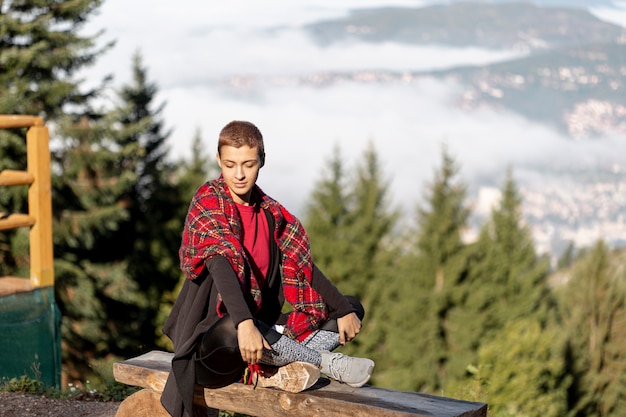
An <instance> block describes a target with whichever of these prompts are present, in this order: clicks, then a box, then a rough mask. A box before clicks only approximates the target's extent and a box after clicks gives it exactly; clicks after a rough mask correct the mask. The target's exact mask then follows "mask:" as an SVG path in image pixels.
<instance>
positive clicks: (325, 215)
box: [304, 145, 352, 291]
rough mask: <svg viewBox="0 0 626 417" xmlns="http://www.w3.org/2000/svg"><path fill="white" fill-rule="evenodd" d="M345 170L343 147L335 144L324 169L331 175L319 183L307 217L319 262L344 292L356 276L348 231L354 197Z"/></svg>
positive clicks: (310, 237) (306, 221)
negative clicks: (350, 280) (352, 197)
mask: <svg viewBox="0 0 626 417" xmlns="http://www.w3.org/2000/svg"><path fill="white" fill-rule="evenodd" d="M345 170H346V169H345V166H344V162H343V158H342V155H341V149H340V147H339V146H338V145H335V147H334V149H333V153H332V156H331V158H330V159H329V160H328V161H327V163H326V170H325V171H323V175H324V174H327V176H323V177H322V178H321V179H320V180H319V181H317V182H316V183H315V185H314V187H313V193H312V195H311V199H310V201H311V202H310V203H309V204H308V205H307V207H306V214H305V219H304V224H305V227H306V230H307V233H308V235H309V240H310V241H311V251H312V253H313V259H314V261H315V263H316V265H317V266H318V267H319V268H320V269H321V270H322V271H323V272H324V274H326V275H327V276H328V277H329V278H330V279H331V280H332V281H333V283H334V284H335V285H337V287H338V288H339V289H340V290H342V291H344V290H346V288H344V285H345V283H347V282H348V280H349V279H350V276H351V275H352V268H351V267H352V265H351V262H347V259H348V251H349V247H350V244H351V243H352V242H351V241H350V237H349V236H348V231H347V230H346V229H347V223H348V210H349V205H350V202H349V199H350V198H349V196H348V194H347V192H346V189H347V188H346V184H347V177H346V172H345Z"/></svg>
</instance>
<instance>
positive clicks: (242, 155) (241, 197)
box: [217, 145, 261, 205]
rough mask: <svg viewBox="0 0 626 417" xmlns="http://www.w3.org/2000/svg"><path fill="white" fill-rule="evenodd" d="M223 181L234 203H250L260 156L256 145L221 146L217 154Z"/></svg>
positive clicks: (259, 165) (257, 173) (257, 174)
mask: <svg viewBox="0 0 626 417" xmlns="http://www.w3.org/2000/svg"><path fill="white" fill-rule="evenodd" d="M217 163H218V165H219V166H220V168H221V170H222V176H223V177H224V182H225V183H226V185H227V186H228V189H229V190H230V194H231V195H232V197H233V199H234V200H235V202H236V203H239V204H246V205H247V204H248V203H250V194H251V192H252V188H253V187H254V185H255V184H256V180H257V178H258V177H259V169H261V158H260V157H259V152H258V149H257V148H256V147H254V148H251V147H249V146H247V145H244V146H241V147H239V148H235V147H234V146H228V145H225V146H222V147H221V148H220V152H219V153H218V155H217Z"/></svg>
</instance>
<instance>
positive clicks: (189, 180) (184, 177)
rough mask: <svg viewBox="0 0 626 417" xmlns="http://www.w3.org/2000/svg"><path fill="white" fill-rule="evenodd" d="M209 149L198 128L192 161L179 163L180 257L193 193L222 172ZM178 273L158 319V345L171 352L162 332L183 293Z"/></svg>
mask: <svg viewBox="0 0 626 417" xmlns="http://www.w3.org/2000/svg"><path fill="white" fill-rule="evenodd" d="M205 148H206V146H205V145H204V143H203V140H202V135H201V133H200V130H199V129H197V130H196V132H195V134H194V137H193V139H192V143H191V157H190V158H189V160H187V159H185V158H183V159H181V160H180V161H178V163H177V164H176V175H175V178H176V179H175V183H176V184H177V186H178V189H179V190H180V197H181V198H182V201H181V204H180V205H179V207H178V212H177V213H176V214H174V215H173V218H174V219H178V221H180V222H181V224H180V227H181V229H180V230H179V231H178V236H177V238H176V239H174V242H173V243H175V244H176V247H177V249H176V252H175V255H176V256H178V245H180V237H181V236H182V227H184V221H185V218H186V216H187V209H188V207H189V203H190V201H191V199H192V197H193V195H194V194H195V192H196V190H197V189H198V187H200V185H202V184H203V183H204V182H205V181H207V180H210V179H212V178H217V176H218V175H219V172H220V170H219V166H218V165H217V161H216V160H215V158H210V157H209V156H208V154H207V152H206V151H205ZM174 275H177V276H178V284H177V285H176V286H175V287H174V288H173V289H171V290H169V291H165V293H164V294H163V296H162V297H161V306H160V308H159V312H158V316H157V318H156V323H158V326H157V329H156V330H157V345H158V346H159V347H160V348H163V349H167V350H170V351H172V350H173V345H172V342H171V340H170V339H169V338H168V337H167V336H165V335H164V334H163V333H162V331H161V329H162V324H163V323H165V320H167V317H168V316H169V314H170V311H171V310H172V306H173V305H174V302H175V301H176V298H177V296H178V293H179V292H180V289H181V287H182V284H183V282H184V280H185V279H186V278H185V276H184V274H183V273H182V272H181V271H180V269H177V274H174Z"/></svg>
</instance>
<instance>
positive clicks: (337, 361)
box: [328, 353, 350, 381]
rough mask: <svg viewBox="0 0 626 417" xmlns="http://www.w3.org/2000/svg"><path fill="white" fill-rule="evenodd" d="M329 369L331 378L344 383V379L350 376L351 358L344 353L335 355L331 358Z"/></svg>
mask: <svg viewBox="0 0 626 417" xmlns="http://www.w3.org/2000/svg"><path fill="white" fill-rule="evenodd" d="M328 369H329V370H330V373H331V375H330V376H331V377H333V378H334V379H336V380H337V381H343V378H344V377H347V376H348V375H350V358H349V357H347V356H345V355H344V354H342V353H336V354H333V356H332V357H331V358H330V361H329V365H328Z"/></svg>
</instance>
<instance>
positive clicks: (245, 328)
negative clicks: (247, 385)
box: [237, 319, 272, 364]
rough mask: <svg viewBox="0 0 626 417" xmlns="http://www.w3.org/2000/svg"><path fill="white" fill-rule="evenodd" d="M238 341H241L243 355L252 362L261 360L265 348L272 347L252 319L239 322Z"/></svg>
mask: <svg viewBox="0 0 626 417" xmlns="http://www.w3.org/2000/svg"><path fill="white" fill-rule="evenodd" d="M237 341H238V342H239V351H240V352H241V357H242V358H243V360H244V361H245V362H247V363H250V364H254V363H258V362H259V361H260V360H261V358H262V357H263V350H264V349H267V350H271V349H272V347H271V346H270V344H269V343H268V342H267V340H265V338H264V337H263V335H262V334H261V332H260V331H259V329H258V328H257V327H256V325H255V324H254V320H252V319H247V320H244V321H242V322H241V323H239V325H238V326H237Z"/></svg>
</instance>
